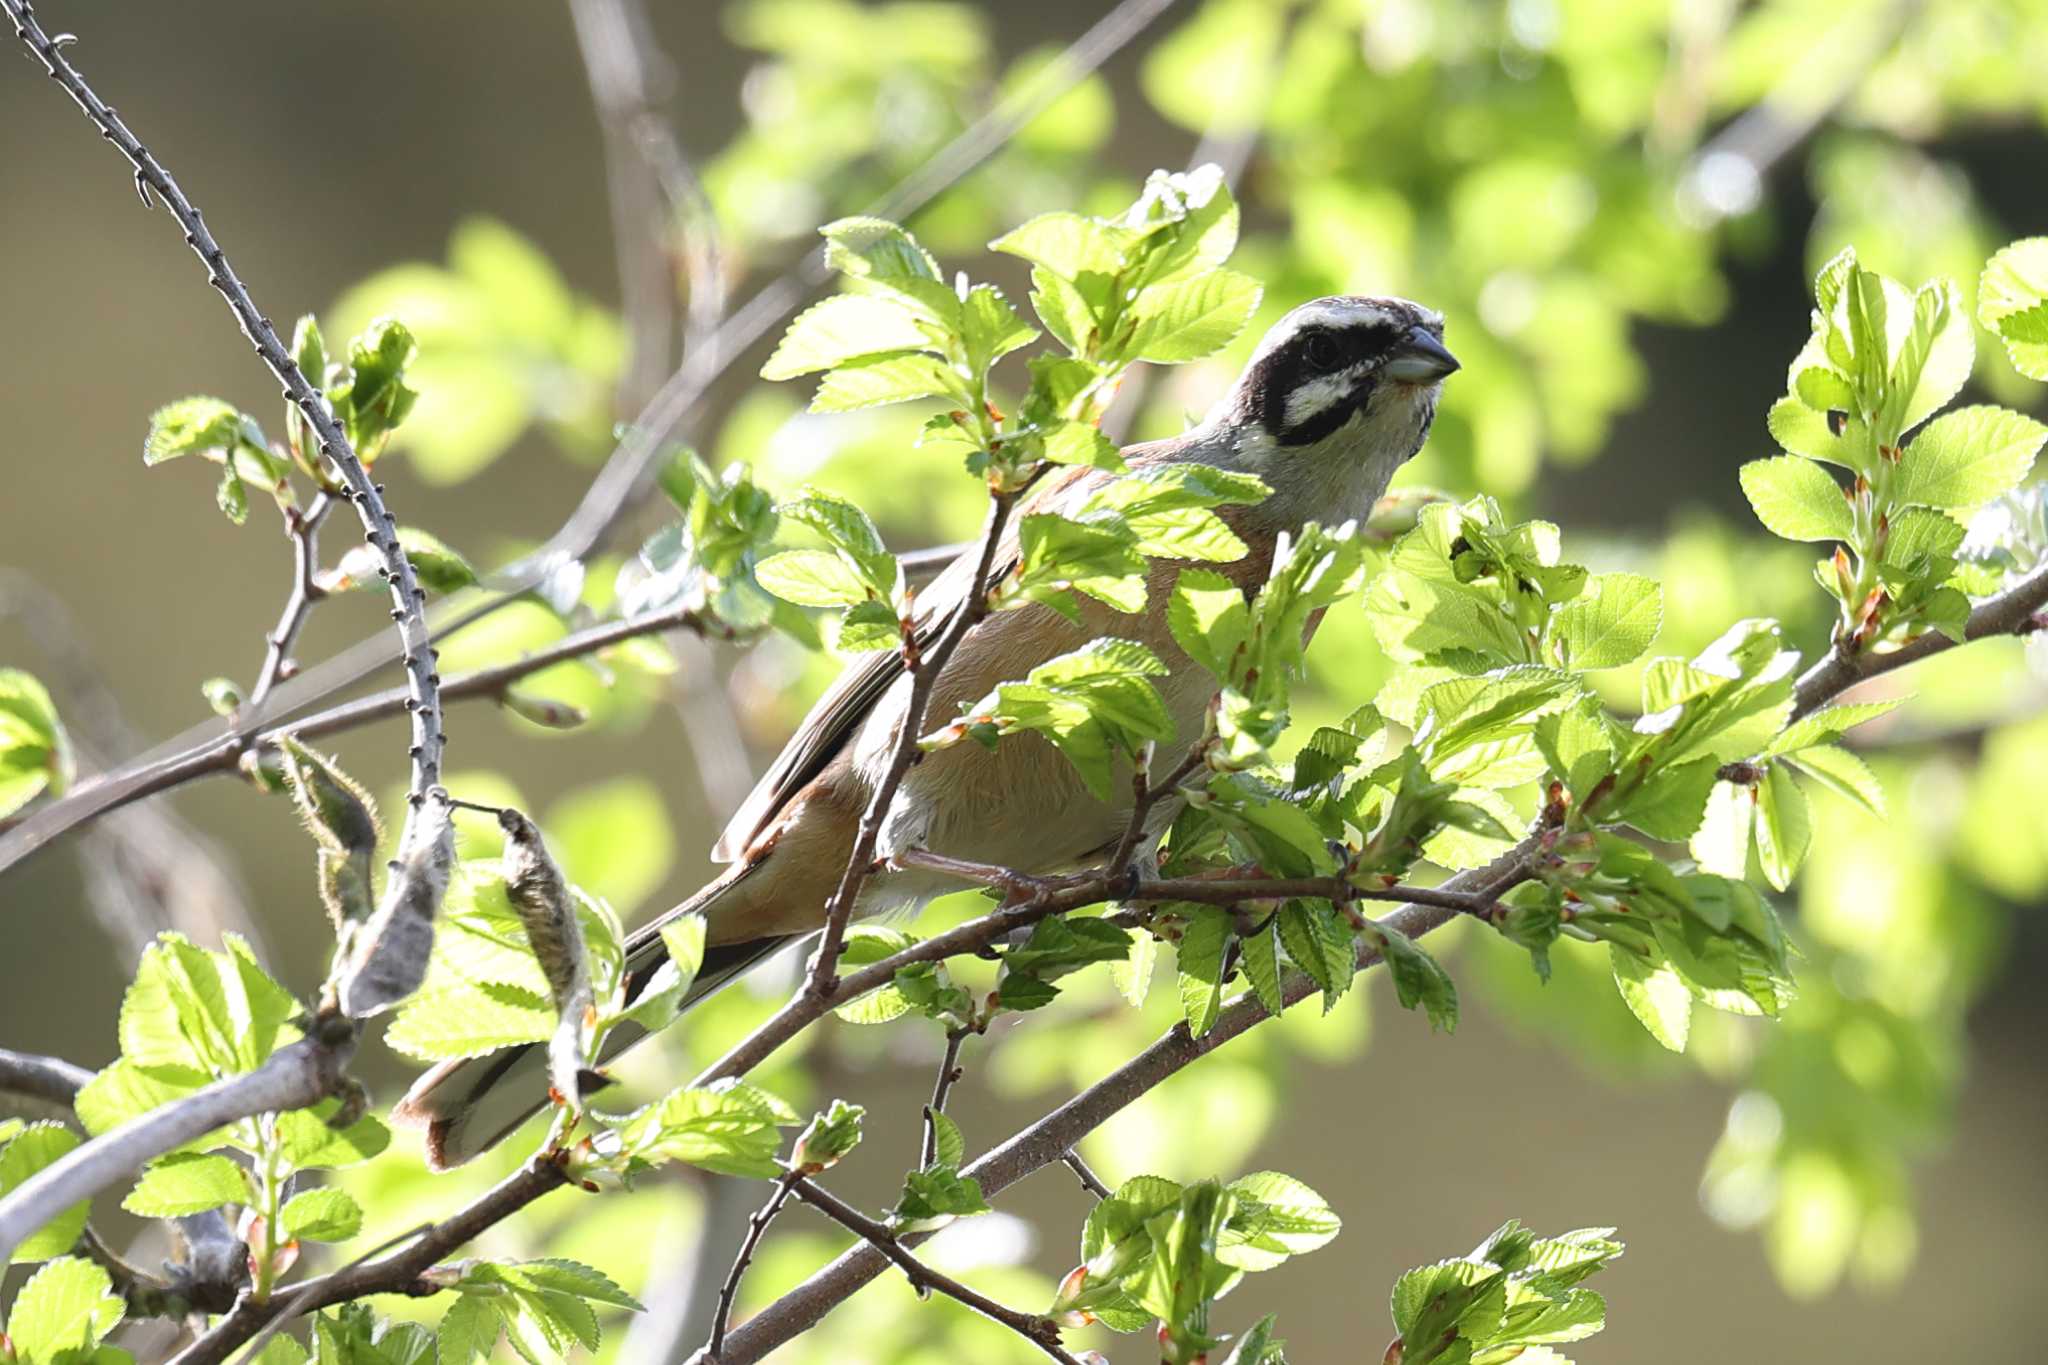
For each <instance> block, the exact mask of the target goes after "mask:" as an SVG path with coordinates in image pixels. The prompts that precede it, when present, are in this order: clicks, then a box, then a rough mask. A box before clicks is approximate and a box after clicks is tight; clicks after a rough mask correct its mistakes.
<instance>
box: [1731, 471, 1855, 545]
mask: <svg viewBox="0 0 2048 1365" xmlns="http://www.w3.org/2000/svg"><path fill="white" fill-rule="evenodd" d="M1741 479H1742V491H1743V494H1744V495H1745V496H1746V497H1748V499H1749V505H1750V506H1751V507H1752V508H1754V509H1755V510H1756V516H1757V520H1758V521H1761V522H1762V523H1763V524H1764V527H1765V529H1767V530H1769V531H1770V532H1771V533H1772V534H1773V535H1777V536H1783V537H1784V538H1785V539H1786V540H1847V539H1849V538H1850V537H1851V536H1852V535H1853V534H1854V532H1855V523H1854V521H1853V519H1852V518H1851V517H1850V515H1849V504H1848V501H1847V500H1846V499H1845V498H1844V497H1843V496H1842V489H1841V485H1839V484H1837V483H1836V482H1835V481H1834V480H1833V479H1831V478H1829V477H1828V475H1827V472H1826V471H1825V470H1823V469H1821V468H1820V466H1818V465H1816V464H1814V463H1813V462H1812V461H1810V460H1802V459H1800V458H1798V457H1797V456H1793V455H1773V456H1772V457H1771V458H1769V459H1767V460H1752V461H1750V462H1749V463H1748V464H1746V465H1744V466H1743V467H1742V473H1741Z"/></svg>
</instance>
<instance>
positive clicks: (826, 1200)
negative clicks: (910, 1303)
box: [707, 1176, 1080, 1365]
mask: <svg viewBox="0 0 2048 1365" xmlns="http://www.w3.org/2000/svg"><path fill="white" fill-rule="evenodd" d="M795 1188H796V1193H797V1197H798V1198H800V1199H802V1200H803V1201H804V1202H805V1203H806V1204H809V1205H810V1206H811V1207H812V1208H814V1209H816V1210H817V1211H818V1212H820V1213H822V1214H824V1215H825V1216H826V1217H827V1218H830V1219H831V1220H832V1221H833V1222H835V1223H837V1224H839V1226H841V1227H843V1228H845V1229H846V1230H847V1231H848V1232H851V1233H852V1234H854V1236H856V1237H859V1238H860V1239H861V1240H863V1241H864V1242H866V1243H867V1244H868V1246H869V1247H870V1248H872V1249H873V1250H874V1251H875V1252H876V1253H877V1254H879V1255H881V1256H884V1257H887V1258H888V1259H889V1261H891V1262H892V1263H894V1264H895V1265H896V1267H897V1268H898V1269H900V1270H901V1271H902V1272H903V1273H904V1274H905V1275H906V1276H908V1277H909V1279H910V1282H911V1283H912V1284H913V1285H915V1286H917V1289H918V1292H919V1293H920V1294H926V1293H934V1292H936V1293H940V1294H944V1295H945V1296H946V1297H947V1298H949V1299H952V1300H954V1301H956V1302H958V1303H963V1304H965V1305H967V1307H969V1308H972V1309H973V1310H974V1311H975V1312H977V1313H979V1314H981V1315H982V1316H983V1317H985V1318H987V1319H989V1320H990V1321H991V1322H995V1323H999V1324H1001V1325H1002V1326H1004V1327H1007V1328H1009V1329H1010V1330H1011V1331H1013V1332H1015V1333H1016V1334H1017V1335H1018V1336H1020V1337H1023V1338H1024V1339H1025V1340H1026V1341H1028V1342H1030V1343H1031V1344H1032V1345H1033V1346H1036V1347H1037V1348H1038V1349H1039V1350H1041V1351H1043V1352H1045V1354H1047V1355H1048V1356H1051V1357H1052V1358H1053V1359H1054V1360H1058V1361H1062V1362H1064V1365H1080V1361H1079V1360H1078V1359H1077V1358H1076V1357H1075V1356H1073V1355H1071V1354H1069V1353H1068V1351H1067V1350H1066V1348H1065V1347H1064V1346H1062V1345H1061V1344H1060V1329H1059V1326H1058V1325H1057V1324H1056V1323H1054V1322H1053V1321H1052V1319H1050V1318H1048V1317H1044V1316H1042V1315H1040V1314H1037V1313H1020V1312H1018V1311H1017V1310H1016V1309H1014V1308H1009V1307H1006V1306H1005V1305H1003V1304H1001V1303H998V1302H996V1301H995V1300H994V1299H992V1298H990V1297H988V1295H986V1294H983V1293H981V1292H980V1291H978V1290H974V1289H970V1288H968V1287H967V1286H966V1285H964V1284H962V1283H960V1281H958V1280H956V1279H954V1278H953V1277H952V1276H950V1275H946V1274H943V1273H942V1272H940V1271H937V1270H934V1269H932V1268H931V1267H930V1266H929V1265H926V1264H925V1263H924V1262H923V1261H921V1260H919V1259H918V1258H917V1257H915V1256H913V1255H911V1254H910V1252H909V1251H907V1250H906V1249H905V1248H904V1246H903V1242H902V1240H901V1239H899V1238H898V1237H897V1235H896V1233H895V1231H894V1230H893V1229H891V1228H890V1227H889V1225H888V1224H886V1223H880V1222H877V1221H875V1220H874V1219H872V1218H870V1217H868V1216H867V1215H866V1214H864V1213H862V1212H861V1211H860V1210H859V1209H857V1208H855V1207H853V1205H851V1204H849V1203H847V1202H846V1201H845V1200H843V1199H841V1198H839V1197H838V1196H837V1195H835V1194H833V1193H832V1192H831V1191H830V1190H827V1189H826V1188H824V1187H823V1186H822V1185H819V1184H817V1183H816V1182H815V1181H812V1180H807V1179H804V1178H803V1177H801V1176H799V1177H797V1178H796V1180H795ZM721 1359H722V1358H721V1357H720V1356H718V1355H717V1354H716V1353H714V1354H712V1355H710V1356H709V1357H707V1361H719V1360H721Z"/></svg>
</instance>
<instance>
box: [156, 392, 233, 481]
mask: <svg viewBox="0 0 2048 1365" xmlns="http://www.w3.org/2000/svg"><path fill="white" fill-rule="evenodd" d="M241 435H242V413H241V410H240V409H239V408H237V407H235V405H234V404H232V403H229V402H225V401H223V400H221V399H219V398H181V399H179V400H178V401H177V402H175V403H167V404H165V405H164V406H163V407H160V408H158V409H157V410H156V411H155V412H153V413H151V414H150V418H149V435H147V436H146V437H144V438H143V441H142V462H143V463H144V464H145V465H153V464H161V463H162V462H163V461H165V460H174V459H176V458H178V457H179V456H180V455H195V454H199V453H201V452H203V451H209V450H227V449H229V448H230V447H232V446H233V445H234V444H235V443H236V442H237V441H239V440H240V439H241Z"/></svg>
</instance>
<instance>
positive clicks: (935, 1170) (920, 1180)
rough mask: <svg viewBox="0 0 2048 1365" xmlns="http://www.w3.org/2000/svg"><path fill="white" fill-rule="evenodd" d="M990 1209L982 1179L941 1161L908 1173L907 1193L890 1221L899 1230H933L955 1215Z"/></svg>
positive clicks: (983, 1211) (946, 1222)
mask: <svg viewBox="0 0 2048 1365" xmlns="http://www.w3.org/2000/svg"><path fill="white" fill-rule="evenodd" d="M987 1212H988V1201H987V1200H986V1199H984V1198H982V1196H981V1182H980V1181H978V1180H976V1179H974V1178H973V1177H972V1176H963V1175H961V1174H960V1172H959V1171H958V1170H957V1169H956V1168H954V1167H952V1166H948V1165H946V1164H945V1163H943V1162H941V1163H939V1164H937V1165H934V1166H931V1167H930V1168H928V1169H926V1170H922V1171H912V1172H910V1173H909V1174H908V1175H907V1176H905V1177H904V1180H903V1193H902V1195H901V1196H900V1197H899V1198H898V1199H897V1201H896V1207H895V1208H894V1209H892V1210H891V1211H890V1213H889V1225H890V1226H891V1227H893V1228H895V1229H896V1230H897V1231H898V1232H905V1233H908V1232H930V1231H932V1230H933V1229H936V1228H942V1227H944V1226H945V1225H946V1224H948V1223H950V1222H952V1221H953V1220H954V1219H955V1218H970V1217H972V1216H974V1215H975V1214H977V1213H987Z"/></svg>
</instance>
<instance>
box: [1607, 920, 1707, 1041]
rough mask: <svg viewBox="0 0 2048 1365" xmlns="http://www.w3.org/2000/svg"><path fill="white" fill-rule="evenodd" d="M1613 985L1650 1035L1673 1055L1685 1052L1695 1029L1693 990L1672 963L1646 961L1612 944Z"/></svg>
mask: <svg viewBox="0 0 2048 1365" xmlns="http://www.w3.org/2000/svg"><path fill="white" fill-rule="evenodd" d="M1608 955H1609V957H1610V958H1611V959H1612V960H1613V963H1614V985H1615V988H1616V989H1618V990H1619V991H1620V992H1621V998H1622V1001H1623V1002H1624V1003H1625V1004H1627V1006H1628V1008H1629V1012H1630V1013H1632V1014H1634V1015H1635V1017H1636V1018H1637V1019H1638V1020H1640V1021H1641V1022H1642V1025H1643V1027H1644V1028H1646V1029H1648V1030H1649V1031H1650V1036H1651V1037H1652V1038H1655V1039H1656V1040H1657V1041H1658V1042H1660V1043H1662V1044H1663V1045H1664V1046H1665V1047H1667V1048H1670V1049H1671V1050H1672V1051H1673V1052H1683V1051H1685V1040H1686V1035H1687V1034H1688V1033H1689V1032H1690V1031H1691V1029H1692V991H1691V990H1690V989H1689V988H1688V987H1687V986H1686V984H1685V978H1684V977H1681V976H1680V975H1679V974H1678V972H1677V971H1676V970H1675V969H1674V968H1673V967H1672V966H1671V964H1670V963H1669V962H1665V961H1663V960H1661V959H1659V960H1656V961H1650V960H1646V959H1645V958H1644V957H1642V956H1641V955H1640V954H1637V953H1634V952H1631V951H1629V950H1628V949H1626V948H1624V947H1622V946H1621V945H1620V944H1618V943H1616V944H1611V945H1609V949H1608Z"/></svg>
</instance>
